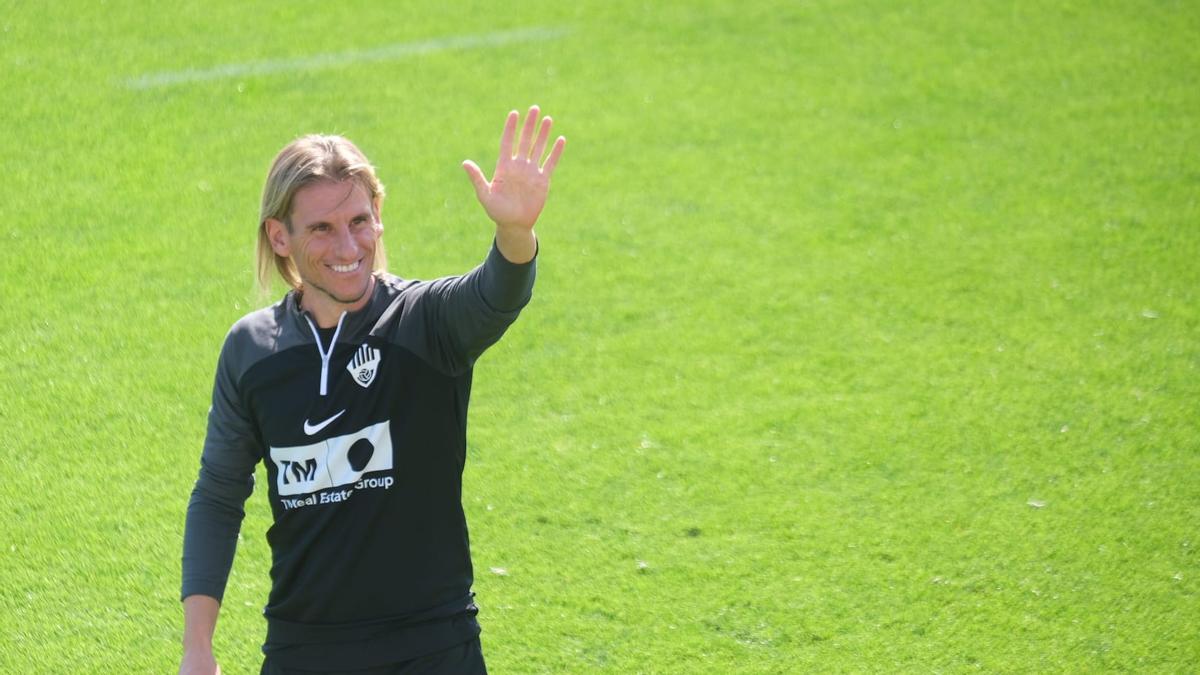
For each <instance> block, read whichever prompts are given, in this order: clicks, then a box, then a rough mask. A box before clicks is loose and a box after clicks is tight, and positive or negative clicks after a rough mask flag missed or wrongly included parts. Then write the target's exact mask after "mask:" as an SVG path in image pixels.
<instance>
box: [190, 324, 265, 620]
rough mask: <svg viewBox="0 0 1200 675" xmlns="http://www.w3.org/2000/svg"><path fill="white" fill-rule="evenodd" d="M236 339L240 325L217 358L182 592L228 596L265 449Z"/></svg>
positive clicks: (194, 498)
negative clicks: (240, 382) (245, 399)
mask: <svg viewBox="0 0 1200 675" xmlns="http://www.w3.org/2000/svg"><path fill="white" fill-rule="evenodd" d="M236 342H237V329H236V327H235V329H234V330H233V331H230V334H229V336H228V337H227V338H226V340H225V346H224V347H223V348H222V350H221V356H220V359H219V360H218V363H217V374H216V378H215V381H214V383H213V397H212V407H211V408H210V409H209V412H208V431H207V434H206V436H205V439H204V452H203V454H202V456H201V458H200V474H199V477H198V478H197V479H196V484H195V486H194V487H193V489H192V496H191V499H190V500H189V502H188V509H187V521H186V524H185V527H184V535H183V584H182V590H181V597H183V598H186V597H187V596H189V595H195V594H200V595H208V596H211V597H214V598H216V599H217V600H220V599H221V598H222V597H223V596H224V593H225V584H226V582H227V581H228V578H229V570H230V568H231V567H232V565H233V557H234V554H235V552H236V551H237V538H238V532H239V530H240V529H241V524H242V518H243V517H244V516H245V510H244V506H245V503H246V498H247V497H249V496H250V493H251V492H253V490H254V466H255V464H256V463H257V461H258V459H259V457H260V456H261V451H260V449H259V443H258V441H257V436H256V435H255V433H254V428H253V426H252V423H251V420H250V416H249V415H248V414H247V412H246V411H245V409H244V405H243V403H242V401H241V398H240V397H239V395H238V392H237V377H236V367H235V363H234V361H235V360H236V358H235V357H236V352H237V349H236Z"/></svg>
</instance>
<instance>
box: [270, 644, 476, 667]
mask: <svg viewBox="0 0 1200 675" xmlns="http://www.w3.org/2000/svg"><path fill="white" fill-rule="evenodd" d="M260 672H261V675H309V674H310V673H317V672H340V673H345V674H346V675H416V674H417V673H421V675H487V666H485V665H484V664H483V648H482V647H481V646H480V644H479V638H475V639H474V640H471V641H469V642H464V643H462V644H460V645H455V646H453V647H451V648H449V649H446V650H443V651H440V652H434V653H432V654H428V655H426V656H422V657H420V658H416V659H412V660H411V661H402V662H400V663H393V664H390V665H386V666H380V667H378V668H368V669H366V670H342V671H315V670H299V669H294V668H284V667H283V666H278V665H274V664H272V663H271V657H270V656H268V657H267V658H266V660H265V661H263V665H262V671H260Z"/></svg>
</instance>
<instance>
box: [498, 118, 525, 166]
mask: <svg viewBox="0 0 1200 675" xmlns="http://www.w3.org/2000/svg"><path fill="white" fill-rule="evenodd" d="M519 116H520V115H518V114H517V111H516V110H514V111H512V112H510V113H508V119H506V120H504V133H503V134H501V135H500V157H498V158H497V160H496V161H497V162H503V161H505V160H511V159H512V158H513V136H515V135H516V133H517V118H518V117H519Z"/></svg>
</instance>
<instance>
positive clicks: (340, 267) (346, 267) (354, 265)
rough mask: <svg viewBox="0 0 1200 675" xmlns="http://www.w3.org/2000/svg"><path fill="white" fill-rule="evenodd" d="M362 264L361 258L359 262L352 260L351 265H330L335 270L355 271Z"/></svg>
mask: <svg viewBox="0 0 1200 675" xmlns="http://www.w3.org/2000/svg"><path fill="white" fill-rule="evenodd" d="M361 264H362V261H361V260H359V261H357V262H352V263H350V264H349V265H330V267H332V268H333V271H334V272H353V271H354V270H356V269H358V266H359V265H361Z"/></svg>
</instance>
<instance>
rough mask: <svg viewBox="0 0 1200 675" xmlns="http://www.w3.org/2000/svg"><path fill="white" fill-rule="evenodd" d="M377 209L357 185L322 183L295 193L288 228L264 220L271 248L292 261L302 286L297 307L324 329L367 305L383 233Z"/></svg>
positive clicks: (345, 182)
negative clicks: (340, 316)
mask: <svg viewBox="0 0 1200 675" xmlns="http://www.w3.org/2000/svg"><path fill="white" fill-rule="evenodd" d="M377 207H378V205H377V204H372V203H371V199H370V197H369V196H368V195H367V191H366V189H364V188H363V186H362V185H360V184H358V183H357V182H355V181H352V180H346V181H342V182H340V183H335V182H333V181H321V182H318V183H313V184H312V185H308V186H305V187H303V188H301V189H300V190H298V191H297V192H296V195H295V197H294V198H293V200H292V216H291V227H290V228H289V227H288V226H287V225H286V224H284V223H282V222H280V221H278V220H275V219H273V218H272V219H268V220H267V234H268V236H269V238H270V240H271V246H272V248H274V250H275V252H276V253H277V254H279V255H281V256H285V257H289V258H291V259H292V262H293V263H295V265H296V270H297V271H298V272H299V273H300V279H301V281H303V282H304V296H303V298H302V300H301V304H302V305H303V306H304V308H305V309H307V310H309V311H310V312H312V313H313V314H314V315H315V316H316V317H317V319H318V321H320V322H321V323H322V324H325V323H327V322H328V321H329V317H330V316H334V320H336V314H340V312H341V311H342V310H355V309H359V308H361V307H362V306H363V305H365V304H366V302H367V300H368V292H369V291H370V290H371V288H372V287H373V283H372V279H373V277H372V274H371V273H372V271H373V270H374V269H375V244H376V242H378V241H379V236H380V234H381V233H382V232H383V224H382V223H380V221H379V209H378V208H377Z"/></svg>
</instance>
